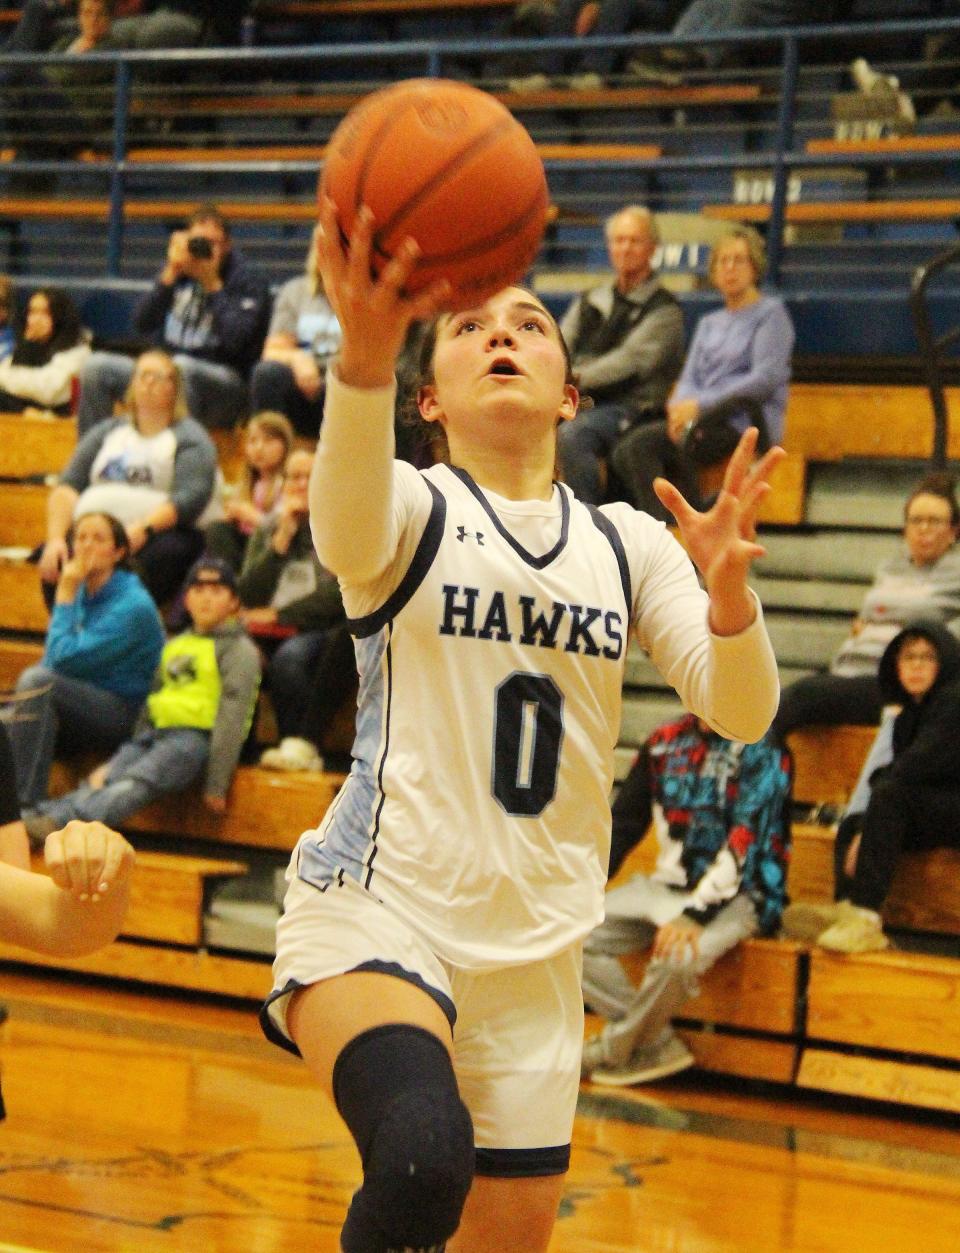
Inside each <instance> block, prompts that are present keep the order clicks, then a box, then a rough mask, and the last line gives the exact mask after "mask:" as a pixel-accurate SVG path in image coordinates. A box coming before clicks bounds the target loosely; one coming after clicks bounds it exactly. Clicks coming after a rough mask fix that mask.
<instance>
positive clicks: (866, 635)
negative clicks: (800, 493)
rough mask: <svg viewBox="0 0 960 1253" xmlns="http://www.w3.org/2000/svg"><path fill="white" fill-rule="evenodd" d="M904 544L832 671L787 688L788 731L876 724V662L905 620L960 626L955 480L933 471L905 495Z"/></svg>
mask: <svg viewBox="0 0 960 1253" xmlns="http://www.w3.org/2000/svg"><path fill="white" fill-rule="evenodd" d="M904 521H905V526H904V549H903V550H902V551H901V552H900V553H899V554H898V555H897V556H896V557H891V558H890V560H889V561H885V562H883V564H882V565H881V566H880V567H879V569H878V570H877V573H876V576H875V577H874V581H873V585H872V586H871V588H870V590H869V591H868V592H867V594H866V596H865V598H864V601H863V604H862V606H861V608H860V613H859V615H858V616H857V618H856V619H855V620H854V622H853V625H852V628H851V631H850V634H849V635H848V636H847V638H846V639H845V640H844V642H843V644H842V645H841V646H840V648H839V650H838V652H837V653H836V655H835V656H834V658H833V660H832V661H831V663H830V669H829V671H828V672H826V673H822V674H811V675H807V676H806V678H803V679H798V680H797V682H796V683H792V684H791V685H790V687H788V688H786V690H785V691H784V692H783V694H782V696H781V698H780V708H779V710H778V711H777V716H776V718H775V719H774V721H773V729H774V731H775V732H776V733H777V734H778V735H779V736H780V737H781V738H782V737H784V736H786V735H787V734H788V733H789V732H790V731H792V730H793V729H794V728H795V727H800V726H808V725H810V724H826V725H837V724H842V723H847V722H853V723H863V724H867V725H872V724H875V723H877V722H878V721H879V718H880V712H881V708H882V704H883V698H882V694H881V691H880V684H879V680H878V676H877V666H878V664H879V662H880V658H881V657H882V656H883V653H884V650H885V649H886V647H887V646H888V644H889V643H890V641H891V640H892V639H893V638H894V637H895V636H896V635H897V633H898V632H899V631H900V630H901V629H902V627H903V626H904V624H905V623H906V622H909V621H911V620H912V619H915V618H925V619H928V620H936V621H938V622H942V623H944V624H945V625H946V626H948V627H950V629H951V630H953V631H954V632H956V633H960V549H958V548H957V546H956V542H955V541H956V538H957V534H958V532H960V507H958V503H957V497H956V487H955V484H954V482H953V480H952V479H951V478H950V477H949V476H947V475H944V474H933V475H930V476H928V477H927V478H926V479H924V480H923V482H921V483H920V484H919V485H918V486H917V487H916V488H915V489H914V491H913V492H911V494H910V496H909V497H908V499H907V503H906V507H905V509H904Z"/></svg>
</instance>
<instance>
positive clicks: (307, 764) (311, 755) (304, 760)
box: [260, 735, 326, 774]
mask: <svg viewBox="0 0 960 1253" xmlns="http://www.w3.org/2000/svg"><path fill="white" fill-rule="evenodd" d="M260 765H261V766H265V767H266V769H268V770H316V771H319V772H320V773H321V774H322V773H323V771H324V770H325V769H326V766H325V765H324V761H323V758H322V757H321V756H320V754H319V753H318V752H317V750H316V749H315V748H314V746H313V745H312V744H311V743H310V741H309V740H304V739H301V738H300V736H298V735H286V736H284V738H283V739H282V740H281V741H280V743H279V744H278V745H277V747H276V748H268V749H267V750H266V752H265V753H264V754H263V755H262V757H261V758H260Z"/></svg>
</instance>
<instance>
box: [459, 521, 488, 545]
mask: <svg viewBox="0 0 960 1253" xmlns="http://www.w3.org/2000/svg"><path fill="white" fill-rule="evenodd" d="M457 539H458V540H459V541H460V543H461V544H462V543H463V541H464V540H466V539H475V540H476V541H477V543H478V544H479V545H480V547H481V548H482V547H483V532H482V531H468V530H467V528H466V527H465V526H458V527H457Z"/></svg>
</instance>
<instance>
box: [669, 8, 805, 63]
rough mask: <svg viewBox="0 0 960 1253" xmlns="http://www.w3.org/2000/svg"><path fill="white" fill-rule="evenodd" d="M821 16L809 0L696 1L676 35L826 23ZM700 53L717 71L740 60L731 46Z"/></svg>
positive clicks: (679, 22) (708, 47) (677, 25)
mask: <svg viewBox="0 0 960 1253" xmlns="http://www.w3.org/2000/svg"><path fill="white" fill-rule="evenodd" d="M821 13H822V10H817V9H814V6H813V5H812V4H810V2H809V0H693V3H692V4H690V5H688V7H687V8H686V9H685V10H684V12H683V13H682V14H681V16H680V17H679V18H678V20H677V22H676V23H675V24H674V27H673V32H672V33H673V34H674V35H701V36H707V35H722V34H724V33H725V32H726V31H730V30H766V29H768V28H771V27H777V26H794V25H800V24H802V23H804V22H815V21H822V20H824V19H823V18H822V17H821V16H820V14H821ZM826 20H828V21H829V20H830V18H829V17H828V18H827V19H826ZM697 51H698V52H699V53H700V55H701V56H702V58H703V60H704V61H705V62H706V64H707V65H709V66H711V67H714V68H716V67H717V66H719V65H721V64H723V63H724V62H727V61H731V60H735V59H736V56H735V53H736V48H735V46H734V45H731V44H708V45H706V46H704V47H701V48H699V49H697Z"/></svg>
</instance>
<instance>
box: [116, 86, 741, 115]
mask: <svg viewBox="0 0 960 1253" xmlns="http://www.w3.org/2000/svg"><path fill="white" fill-rule="evenodd" d="M367 94H368V92H365V91H361V92H357V91H349V90H344V91H330V92H317V93H312V92H311V93H305V92H296V91H289V90H285V89H278V90H276V91H260V92H257V93H253V92H249V91H246V90H241V91H237V92H233V93H227V94H222V95H214V94H169V93H168V94H164V95H158V94H155V93H147V92H144V93H143V94H142V95H140V96H137V97H135V98H134V99H133V101H132V102H131V113H132V114H133V116H134V117H147V116H152V117H156V116H171V117H173V116H176V117H182V116H193V117H196V116H204V115H205V116H208V117H223V116H264V115H273V116H281V117H303V118H309V117H324V116H327V117H329V116H337V115H342V114H344V113H346V112H347V110H348V109H350V108H351V107H352V106H353V105H354V104H356V103H357V102H358V101H359V100H361V99H362V98H363V97H364V96H365V95H367ZM490 95H492V96H495V97H496V98H497V99H498V100H500V101H501V102H502V103H503V104H505V105H506V107H507V108H508V109H510V110H511V111H512V112H515V113H521V112H532V111H535V110H538V109H552V110H559V111H563V112H566V111H576V112H580V111H581V110H583V109H670V108H677V109H679V108H701V107H704V108H711V107H714V106H716V105H742V104H757V103H759V102H760V101H761V100H762V99H763V89H762V88H761V87H760V86H759V85H758V84H756V83H714V84H703V85H688V86H679V87H600V88H597V89H596V90H594V91H571V90H570V89H568V88H564V87H547V88H544V89H543V90H542V91H530V92H515V91H498V90H493V91H491V92H490Z"/></svg>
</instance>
